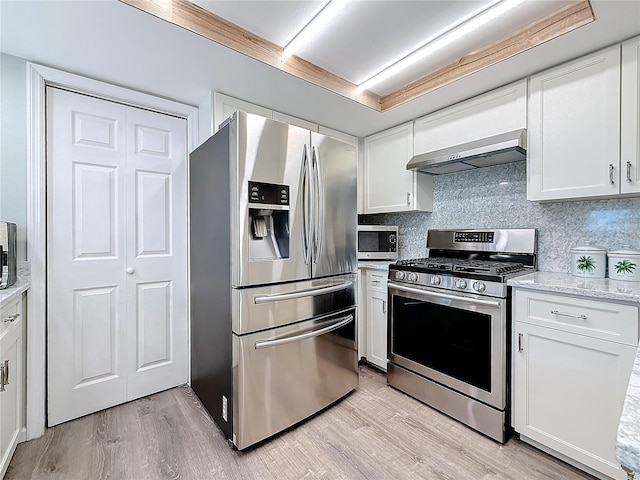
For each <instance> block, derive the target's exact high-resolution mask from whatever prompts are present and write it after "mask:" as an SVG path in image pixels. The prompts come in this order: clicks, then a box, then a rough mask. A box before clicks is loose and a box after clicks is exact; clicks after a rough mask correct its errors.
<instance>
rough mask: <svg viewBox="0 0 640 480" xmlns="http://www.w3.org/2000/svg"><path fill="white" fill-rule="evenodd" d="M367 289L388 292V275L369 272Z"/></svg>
mask: <svg viewBox="0 0 640 480" xmlns="http://www.w3.org/2000/svg"><path fill="white" fill-rule="evenodd" d="M367 280H368V281H367V288H368V289H369V290H373V291H376V292H386V291H387V275H386V274H385V273H384V272H373V271H369V272H368V274H367Z"/></svg>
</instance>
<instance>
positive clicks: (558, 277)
mask: <svg viewBox="0 0 640 480" xmlns="http://www.w3.org/2000/svg"><path fill="white" fill-rule="evenodd" d="M507 284H508V285H511V286H512V287H515V288H526V289H530V290H541V291H545V292H552V293H565V294H569V295H581V296H585V297H591V298H595V299H600V300H613V301H618V302H628V303H636V304H640V282H624V281H620V280H611V279H609V278H598V279H592V278H583V277H574V276H572V275H569V274H566V273H551V272H535V273H531V274H529V275H523V276H521V277H517V278H513V279H511V280H509V281H508V282H507ZM616 451H617V457H618V461H619V462H620V463H621V464H622V465H624V466H625V467H627V468H629V469H631V470H633V471H634V472H636V473H638V474H640V347H639V348H638V350H637V351H636V358H635V361H634V365H633V371H632V372H631V378H630V380H629V386H628V387H627V395H626V397H625V400H624V407H623V409H622V415H621V417H620V424H619V426H618V439H617V444H616Z"/></svg>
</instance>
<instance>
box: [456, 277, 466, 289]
mask: <svg viewBox="0 0 640 480" xmlns="http://www.w3.org/2000/svg"><path fill="white" fill-rule="evenodd" d="M455 285H456V288H467V281H466V280H465V279H463V278H458V279H457V280H456V283H455Z"/></svg>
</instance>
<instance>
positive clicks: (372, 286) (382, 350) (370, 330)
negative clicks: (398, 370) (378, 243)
mask: <svg viewBox="0 0 640 480" xmlns="http://www.w3.org/2000/svg"><path fill="white" fill-rule="evenodd" d="M366 285H367V291H366V295H365V302H366V305H367V318H366V320H367V321H366V337H367V347H366V357H365V358H366V359H367V361H368V362H369V363H371V364H373V365H375V366H376V367H378V368H381V369H382V370H384V371H386V370H387V275H386V272H384V271H380V270H367V274H366Z"/></svg>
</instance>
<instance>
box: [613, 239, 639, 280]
mask: <svg viewBox="0 0 640 480" xmlns="http://www.w3.org/2000/svg"><path fill="white" fill-rule="evenodd" d="M607 256H608V257H609V260H608V262H609V278H611V279H612V280H627V281H630V282H640V251H638V250H636V249H634V248H631V247H630V246H629V245H623V246H622V248H620V249H619V250H611V251H610V252H609V253H608V254H607Z"/></svg>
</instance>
